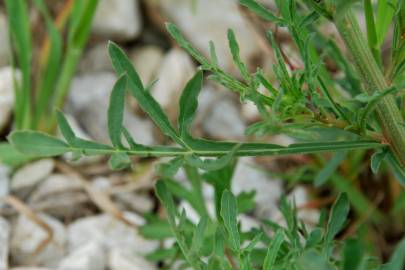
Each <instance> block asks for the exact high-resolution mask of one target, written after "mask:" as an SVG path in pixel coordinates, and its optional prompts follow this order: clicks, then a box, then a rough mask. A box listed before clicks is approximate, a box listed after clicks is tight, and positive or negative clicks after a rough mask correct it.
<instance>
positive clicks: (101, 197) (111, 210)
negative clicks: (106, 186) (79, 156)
mask: <svg viewBox="0 0 405 270" xmlns="http://www.w3.org/2000/svg"><path fill="white" fill-rule="evenodd" d="M56 167H57V168H58V169H59V170H60V171H61V172H63V173H64V174H67V175H70V176H72V177H74V178H76V179H78V180H79V181H80V183H81V184H82V186H83V188H84V190H85V191H86V192H87V194H88V195H89V197H90V199H91V201H92V202H93V203H94V204H95V205H96V206H97V207H98V208H100V210H102V211H103V212H105V213H107V214H109V215H111V216H113V217H115V218H116V219H118V220H120V221H121V222H123V223H125V224H126V225H128V226H131V227H137V225H136V224H134V223H133V222H131V221H130V220H128V219H127V218H126V217H125V215H124V213H123V212H122V211H120V210H119V209H118V207H117V206H116V205H115V203H114V202H113V201H112V200H111V198H110V196H109V194H108V192H104V191H102V190H100V189H97V188H95V187H93V186H91V185H90V184H89V182H88V181H87V180H86V179H85V178H84V177H83V176H82V175H81V174H80V173H78V172H77V171H75V170H74V169H73V168H72V167H69V166H68V165H66V164H64V163H62V162H57V163H56Z"/></svg>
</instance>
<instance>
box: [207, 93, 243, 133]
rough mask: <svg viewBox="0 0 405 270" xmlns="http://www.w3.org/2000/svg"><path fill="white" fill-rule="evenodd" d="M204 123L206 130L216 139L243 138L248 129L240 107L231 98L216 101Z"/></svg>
mask: <svg viewBox="0 0 405 270" xmlns="http://www.w3.org/2000/svg"><path fill="white" fill-rule="evenodd" d="M202 124H203V129H204V131H205V132H206V133H207V134H208V135H209V136H210V137H213V138H215V139H228V140H229V139H242V138H243V137H244V132H245V129H246V124H245V123H244V121H243V119H242V117H241V115H240V109H239V108H238V107H237V106H236V104H235V103H234V102H232V101H231V100H229V98H223V99H221V100H219V101H218V102H217V103H215V104H214V105H213V106H212V107H211V110H210V112H209V113H208V114H207V116H206V118H205V119H204V121H203V123H202Z"/></svg>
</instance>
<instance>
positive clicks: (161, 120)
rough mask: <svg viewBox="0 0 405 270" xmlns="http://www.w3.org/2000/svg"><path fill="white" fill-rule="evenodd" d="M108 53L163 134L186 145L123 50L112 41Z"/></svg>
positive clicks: (143, 108)
mask: <svg viewBox="0 0 405 270" xmlns="http://www.w3.org/2000/svg"><path fill="white" fill-rule="evenodd" d="M108 51H109V54H110V57H111V61H112V64H113V67H114V69H115V71H116V73H117V74H118V75H119V76H121V75H122V74H124V73H126V74H127V76H128V87H129V90H130V92H131V94H132V95H133V96H134V97H135V98H136V100H137V101H138V104H139V106H140V107H141V108H142V110H144V111H145V112H146V113H147V114H148V115H149V116H150V118H151V119H152V120H153V121H154V122H155V123H156V125H157V126H158V127H159V128H160V130H161V131H162V132H163V134H165V135H166V136H169V137H170V138H172V139H173V140H174V141H175V142H176V143H178V144H180V145H184V143H183V142H182V141H181V140H180V138H179V137H178V135H177V132H176V130H175V129H174V128H173V127H172V125H171V124H170V122H169V119H168V118H167V116H166V114H165V113H164V112H163V110H162V108H161V107H160V105H159V103H157V101H156V100H155V99H154V98H153V97H152V95H151V94H150V93H149V91H146V90H145V89H144V87H143V84H142V81H141V79H140V77H139V75H138V73H137V72H136V70H135V68H134V67H133V65H132V63H131V61H130V60H129V59H128V57H127V56H126V55H125V53H124V52H123V50H121V49H120V48H119V47H118V46H117V45H116V44H115V43H113V42H111V41H110V42H109V44H108Z"/></svg>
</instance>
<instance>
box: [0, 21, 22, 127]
mask: <svg viewBox="0 0 405 270" xmlns="http://www.w3.org/2000/svg"><path fill="white" fill-rule="evenodd" d="M0 21H1V20H0ZM0 29H1V26H0ZM0 32H3V31H0ZM0 35H2V34H0ZM0 41H1V37H0ZM0 44H1V43H0ZM0 46H2V45H0ZM1 58H2V57H1V55H0V59H1ZM17 75H18V74H17ZM13 108H14V86H13V69H12V67H3V68H0V131H1V130H2V129H3V128H4V126H5V125H7V123H8V120H9V118H10V115H11V111H12V110H13Z"/></svg>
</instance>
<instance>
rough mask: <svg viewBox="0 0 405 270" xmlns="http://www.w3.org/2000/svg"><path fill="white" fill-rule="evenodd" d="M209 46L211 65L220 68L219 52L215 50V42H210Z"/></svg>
mask: <svg viewBox="0 0 405 270" xmlns="http://www.w3.org/2000/svg"><path fill="white" fill-rule="evenodd" d="M209 46H210V59H211V63H212V65H213V66H214V67H218V56H217V52H216V49H215V44H214V42H212V40H210V42H209Z"/></svg>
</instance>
